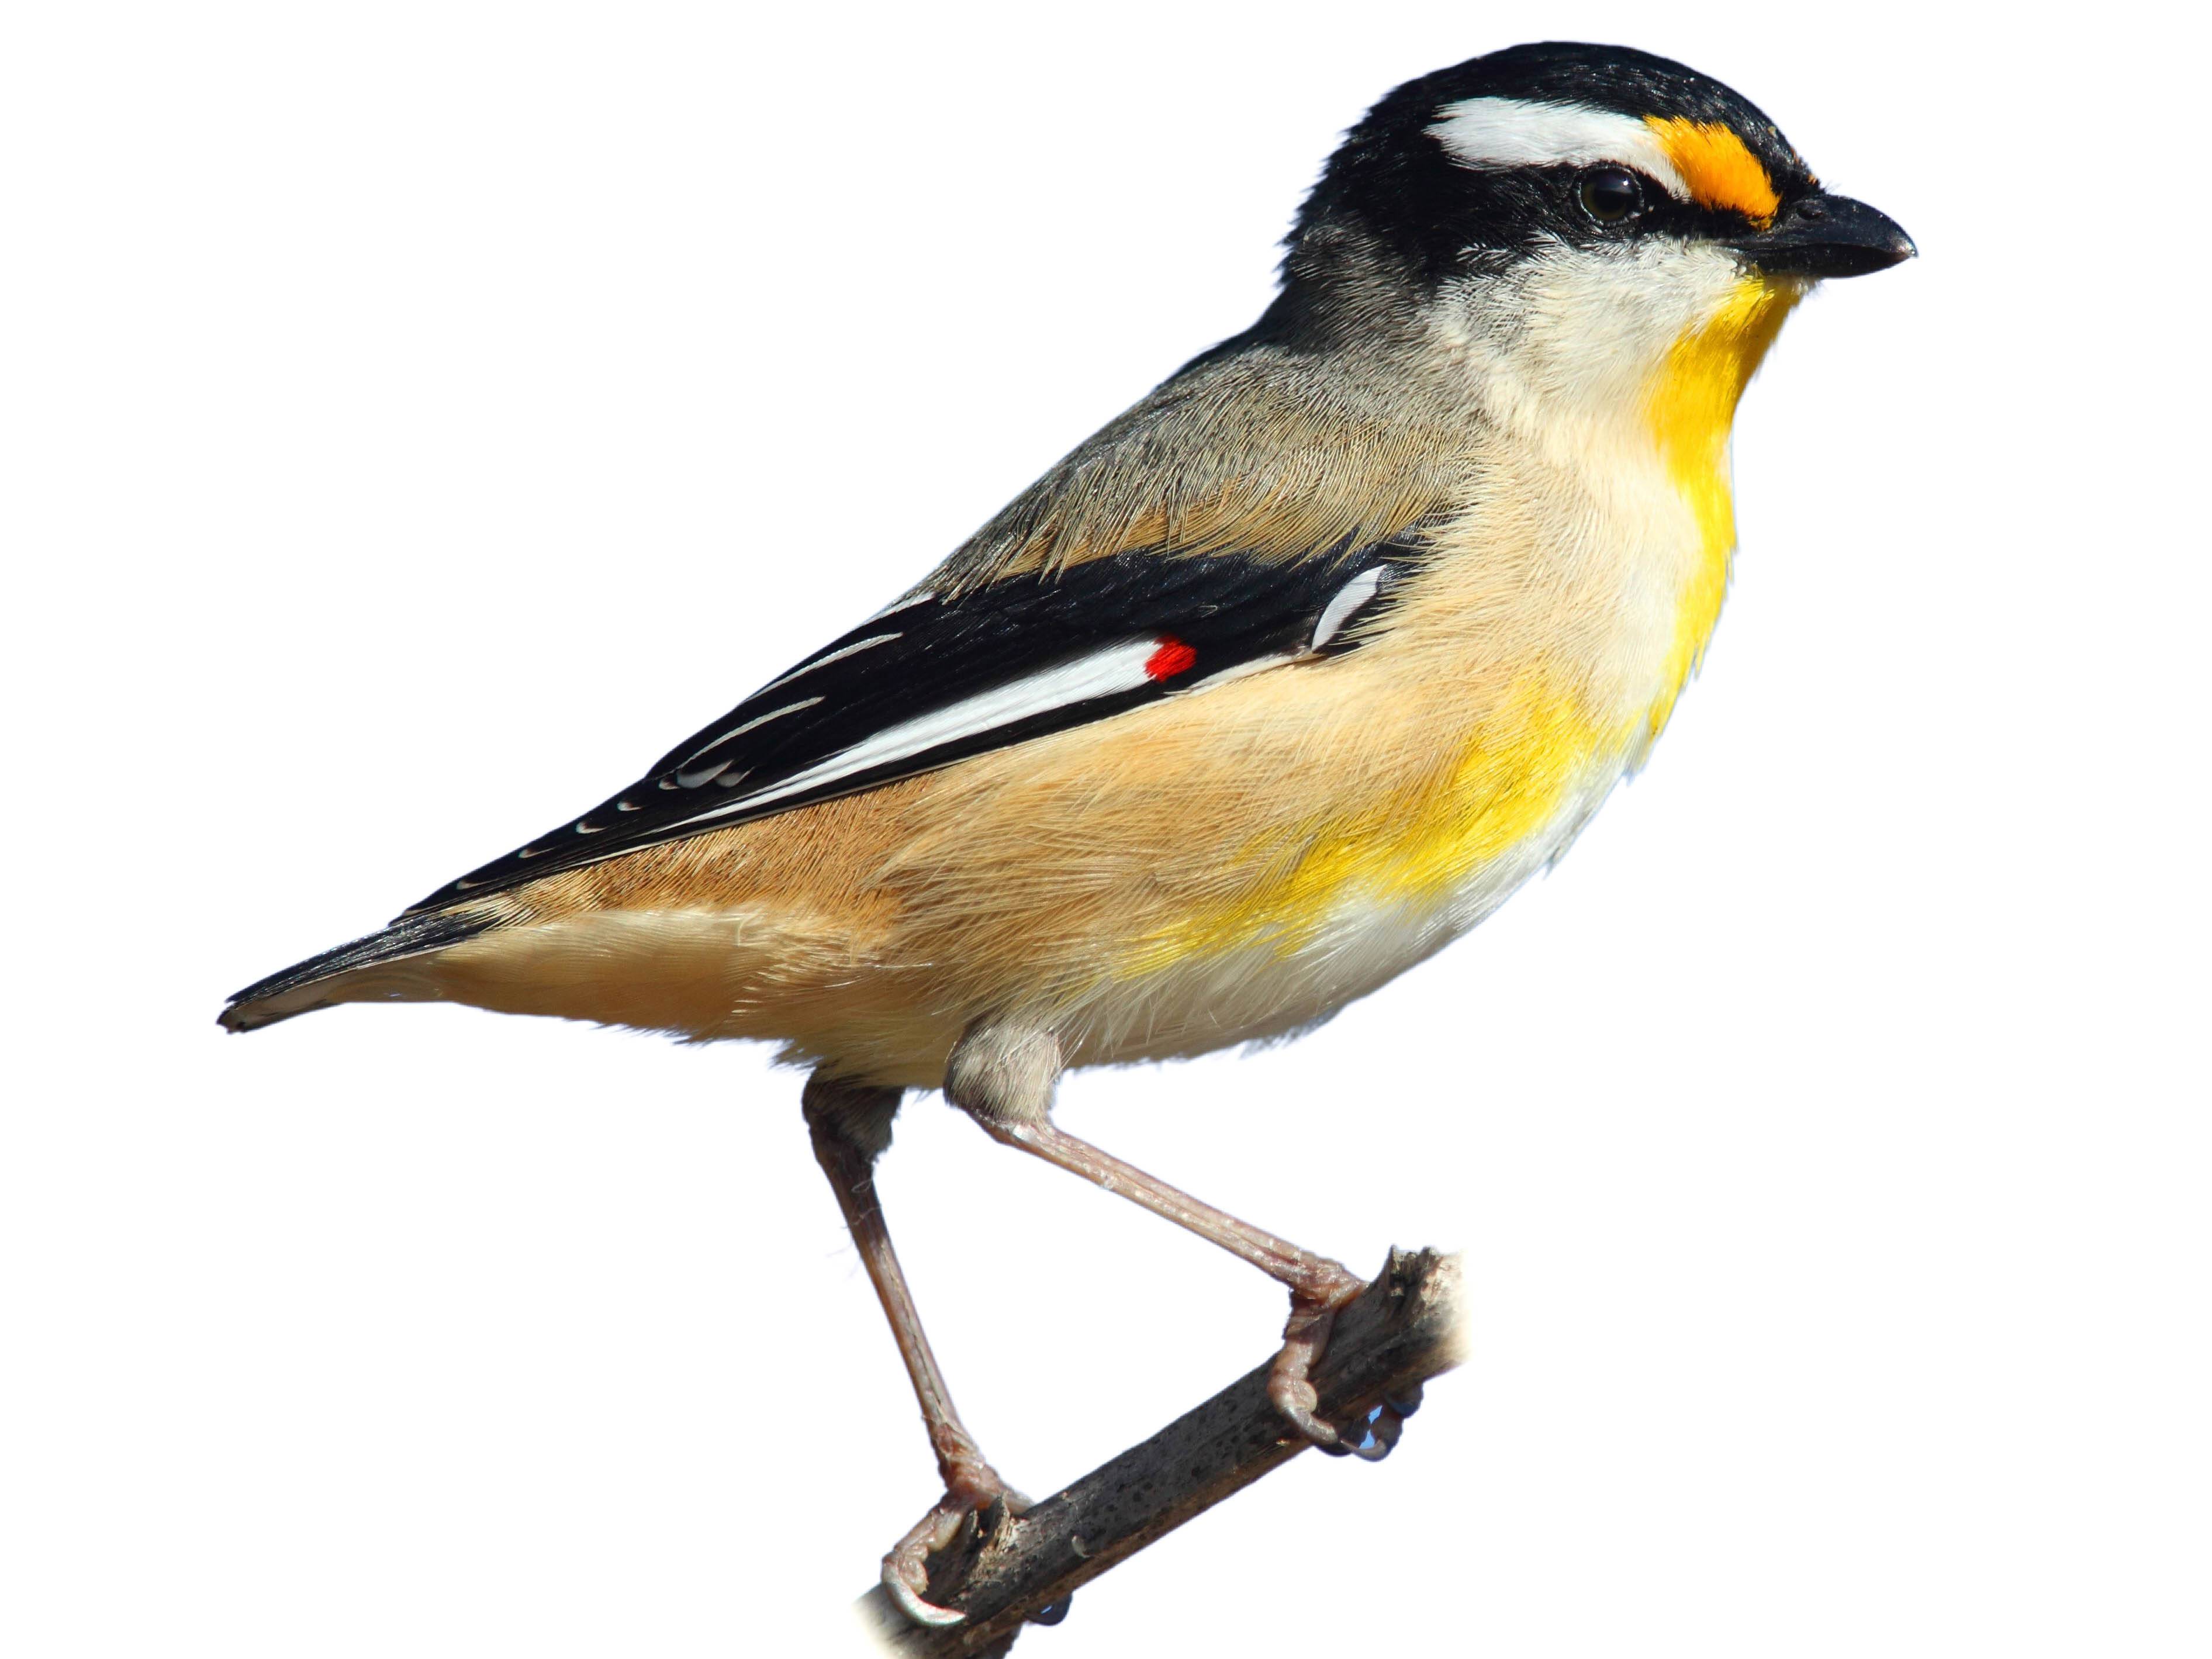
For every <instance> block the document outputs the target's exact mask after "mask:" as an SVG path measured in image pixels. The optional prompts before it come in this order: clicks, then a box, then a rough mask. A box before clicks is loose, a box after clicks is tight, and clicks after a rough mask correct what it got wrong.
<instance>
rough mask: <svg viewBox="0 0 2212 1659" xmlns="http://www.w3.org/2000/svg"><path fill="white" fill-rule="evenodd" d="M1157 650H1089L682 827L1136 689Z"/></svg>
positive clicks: (1152, 645) (919, 718) (906, 723)
mask: <svg viewBox="0 0 2212 1659" xmlns="http://www.w3.org/2000/svg"><path fill="white" fill-rule="evenodd" d="M1159 649H1160V642H1159V641H1158V640H1152V639H1142V640H1129V641H1124V642H1123V643H1121V644H1120V645H1109V646H1108V647H1105V648H1103V650H1098V651H1091V652H1087V653H1085V654H1084V655H1082V656H1079V657H1076V658H1073V659H1071V660H1069V661H1067V662H1064V663H1061V664H1060V665H1059V666H1058V667H1056V668H1048V669H1047V670H1045V671H1043V672H1042V673H1040V674H1030V675H1028V676H1026V677H1024V678H1021V679H1018V680H1015V681H1013V682H1012V684H1007V685H1002V686H1000V687H998V688H996V689H995V690H990V691H982V692H978V693H977V694H976V695H975V696H972V697H963V698H962V699H961V700H960V701H959V702H954V703H947V704H946V705H945V707H944V708H938V709H933V710H932V711H931V712H930V713H928V714H918V715H916V716H915V718H914V719H912V720H901V721H900V722H899V723H898V724H897V725H896V726H885V727H884V729H883V730H882V731H880V732H876V733H875V734H874V735H872V736H871V737H867V738H862V739H861V740H860V742H859V743H856V744H853V745H852V747H850V748H849V749H842V750H838V752H837V753H836V754H834V755H831V756H830V757H828V758H827V759H825V760H822V761H818V762H817V763H815V764H814V765H812V766H810V767H808V768H806V769H805V770H804V771H800V772H794V773H793V774H792V775H791V776H789V777H787V778H786V779H784V780H783V781H781V783H778V784H775V785H773V786H771V787H769V788H766V789H760V790H756V791H754V792H753V793H750V794H744V795H739V796H738V797H737V798H736V799H733V800H732V801H730V802H729V803H728V804H726V805H721V806H717V807H715V808H714V810H713V811H707V812H701V813H699V814H697V815H696V817H690V818H686V819H685V820H684V822H685V823H708V822H710V821H711V820H713V819H715V818H720V817H729V816H730V815H731V814H732V813H737V812H750V811H753V810H755V809H756V808H757V807H760V806H763V805H768V804H769V803H770V802H772V801H778V800H781V799H785V798H786V797H787V796H790V795H798V794H805V793H808V792H810V791H811V790H816V789H820V788H822V787H824V786H827V785H834V784H836V783H837V782H839V781H841V780H842V779H845V778H849V777H854V776H857V775H860V773H862V772H868V771H872V770H874V769H876V768H878V767H879V766H889V765H892V764H894V763H897V762H899V761H903V760H911V759H913V758H914V757H915V756H917V755H923V754H927V752H928V751H929V750H933V749H941V748H944V747H945V745H946V744H954V743H959V742H961V741H963V739H966V738H974V737H980V736H981V735H982V734H983V733H984V732H991V731H995V730H996V729H997V728H999V727H1000V726H1012V725H1013V724H1014V723H1015V722H1017V721H1018V720H1028V719H1030V717H1031V716H1033V715H1036V714H1046V713H1048V712H1049V711H1051V710H1053V709H1054V708H1065V707H1066V706H1067V705H1068V704H1070V703H1076V702H1090V701H1091V699H1093V698H1095V697H1108V696H1113V695H1114V694H1115V692H1117V691H1133V690H1137V689H1139V687H1141V686H1143V685H1145V684H1146V683H1147V681H1148V679H1149V678H1150V677H1149V676H1148V675H1147V674H1146V671H1145V665H1146V663H1148V662H1150V661H1151V660H1152V657H1153V655H1154V653H1157V652H1158V650H1159Z"/></svg>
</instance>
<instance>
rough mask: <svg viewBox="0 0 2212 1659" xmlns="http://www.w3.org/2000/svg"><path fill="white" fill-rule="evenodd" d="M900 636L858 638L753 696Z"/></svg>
mask: <svg viewBox="0 0 2212 1659" xmlns="http://www.w3.org/2000/svg"><path fill="white" fill-rule="evenodd" d="M899 637H900V635H896V634H872V635H869V636H868V637H867V638H866V639H865V640H856V641H854V642H853V643H852V644H850V645H848V646H847V647H845V648H844V649H843V650H842V651H832V652H830V653H829V654H828V655H827V656H823V657H816V658H814V659H812V660H811V661H808V662H803V663H801V664H799V666H798V667H796V668H794V669H793V670H792V671H791V672H789V673H788V674H786V675H785V676H784V677H783V678H781V679H780V680H770V681H769V683H768V684H766V685H763V687H761V689H760V690H757V691H756V692H754V693H753V696H757V697H759V696H767V694H768V693H769V692H771V691H773V690H775V689H776V688H777V687H778V686H780V685H789V684H791V683H792V681H793V680H795V679H797V678H799V676H800V675H801V674H811V673H812V672H813V671H815V670H816V669H817V668H827V667H828V666H829V665H830V664H831V663H833V662H842V661H844V660H845V659H846V658H848V657H849V656H852V655H854V654H855V653H859V652H862V651H866V649H867V648H868V647H870V646H872V645H889V644H890V642H891V641H893V640H895V639H897V638H899Z"/></svg>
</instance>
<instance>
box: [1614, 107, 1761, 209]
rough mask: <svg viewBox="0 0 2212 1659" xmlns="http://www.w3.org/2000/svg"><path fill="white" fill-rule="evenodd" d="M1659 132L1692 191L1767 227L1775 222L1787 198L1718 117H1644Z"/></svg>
mask: <svg viewBox="0 0 2212 1659" xmlns="http://www.w3.org/2000/svg"><path fill="white" fill-rule="evenodd" d="M1644 124H1645V125H1647V126H1649V127H1650V129H1651V131H1654V132H1655V133H1656V134H1658V136H1659V143H1660V146H1661V148H1662V149H1665V150H1666V152H1667V159H1668V161H1672V162H1673V163H1674V171H1675V172H1677V173H1680V174H1681V175H1682V182H1683V183H1684V184H1686V185H1688V186H1689V187H1690V194H1691V195H1692V197H1696V198H1697V200H1698V201H1699V203H1700V204H1703V205H1704V206H1706V207H1709V208H1732V209H1734V210H1735V211H1736V212H1738V213H1741V214H1744V215H1747V216H1748V217H1749V218H1750V219H1751V221H1752V222H1753V223H1754V224H1756V225H1758V226H1759V228H1762V229H1764V228H1765V227H1766V226H1768V225H1770V224H1771V223H1772V222H1774V216H1775V213H1776V212H1777V210H1779V209H1780V207H1781V206H1782V198H1781V197H1779V196H1777V195H1776V194H1775V193H1774V181H1773V179H1770V178H1768V177H1767V175H1766V168H1765V166H1764V165H1763V164H1762V163H1761V162H1760V161H1759V158H1758V157H1757V156H1756V155H1753V154H1752V153H1751V151H1750V150H1748V149H1746V148H1745V147H1744V142H1743V140H1742V139H1741V138H1739V137H1736V136H1735V133H1734V132H1733V131H1730V130H1729V128H1728V127H1726V126H1724V125H1722V124H1721V123H1720V122H1718V121H1692V120H1691V119H1689V118H1687V117H1686V116H1680V115H1670V116H1668V118H1666V119H1664V120H1662V119H1661V118H1659V117H1657V116H1656V115H1647V116H1645V117H1644Z"/></svg>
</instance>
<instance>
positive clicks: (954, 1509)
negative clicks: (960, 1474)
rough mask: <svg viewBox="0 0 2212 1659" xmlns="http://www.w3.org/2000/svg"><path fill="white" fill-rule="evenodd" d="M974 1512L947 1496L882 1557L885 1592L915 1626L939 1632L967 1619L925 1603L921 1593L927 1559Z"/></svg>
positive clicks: (968, 1505) (951, 1609) (926, 1579)
mask: <svg viewBox="0 0 2212 1659" xmlns="http://www.w3.org/2000/svg"><path fill="white" fill-rule="evenodd" d="M974 1513H975V1504H971V1503H966V1502H963V1501H962V1500H961V1499H959V1498H954V1497H952V1496H951V1494H949V1493H948V1494H947V1495H946V1496H945V1498H943V1499H941V1500H940V1501H939V1504H937V1507H936V1508H934V1509H933V1510H930V1512H929V1513H928V1514H927V1515H925V1516H922V1517H921V1520H919V1521H917V1522H915V1524H914V1527H913V1528H912V1529H911V1530H910V1531H908V1534H907V1535H906V1536H905V1537H903V1538H902V1539H900V1540H899V1541H898V1542H897V1543H896V1544H894V1545H893V1546H892V1547H891V1553H890V1554H889V1555H886V1556H885V1557H884V1589H885V1590H887V1591H889V1592H890V1598H891V1600H892V1601H893V1602H894V1603H896V1605H897V1607H898V1610H899V1611H900V1612H901V1613H904V1614H905V1615H906V1616H907V1617H908V1619H909V1620H912V1621H913V1622H914V1623H915V1624H917V1625H921V1626H924V1627H926V1628H928V1629H941V1628H942V1627H944V1626H947V1625H957V1624H958V1623H959V1622H960V1621H961V1620H963V1619H965V1618H966V1617H967V1616H968V1615H967V1614H966V1613H962V1612H960V1611H959V1610H958V1609H957V1608H955V1607H939V1606H938V1605H937V1603H936V1602H934V1601H925V1600H923V1599H922V1594H921V1593H922V1591H924V1590H926V1589H928V1588H929V1566H928V1561H929V1558H930V1557H931V1556H932V1555H934V1554H935V1553H937V1552H938V1551H939V1550H941V1549H943V1548H945V1547H946V1546H947V1545H949V1544H950V1543H951V1541H953V1539H954V1538H955V1537H957V1535H958V1534H959V1531H960V1523H961V1522H963V1521H964V1520H966V1519H967V1518H968V1517H969V1516H970V1515H972V1514H974Z"/></svg>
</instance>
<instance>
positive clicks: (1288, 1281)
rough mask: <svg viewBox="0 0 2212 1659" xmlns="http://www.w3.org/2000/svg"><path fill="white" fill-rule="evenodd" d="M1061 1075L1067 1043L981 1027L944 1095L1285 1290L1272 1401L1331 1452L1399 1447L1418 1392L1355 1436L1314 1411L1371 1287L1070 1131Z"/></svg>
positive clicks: (967, 1042)
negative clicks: (1057, 1117)
mask: <svg viewBox="0 0 2212 1659" xmlns="http://www.w3.org/2000/svg"><path fill="white" fill-rule="evenodd" d="M1059 1079H1060V1044H1059V1042H1058V1040H1057V1039H1056V1038H1055V1037H1054V1036H1052V1035H1051V1033H1050V1032H1048V1031H1045V1030H1036V1029H1033V1028H1028V1027H1013V1026H1007V1025H1003V1024H993V1023H988V1022H979V1023H978V1024H975V1025H974V1026H971V1027H970V1028H969V1030H968V1032H967V1033H966V1035H965V1036H963V1037H962V1038H961V1040H960V1042H959V1043H958V1044H957V1046H956V1047H955V1048H954V1049H953V1051H952V1055H951V1060H950V1061H949V1062H948V1063H947V1065H946V1067H945V1097H946V1098H948V1099H949V1100H951V1102H952V1103H953V1104H954V1105H956V1106H957V1107H959V1108H960V1109H962V1110H963V1111H965V1112H966V1113H967V1114H968V1115H969V1116H970V1117H972V1118H974V1119H975V1121H976V1122H977V1123H978V1124H980V1125H981V1127H982V1128H983V1131H984V1133H987V1134H988V1135H990V1136H991V1137H992V1138H993V1139H995V1140H1000V1141H1003V1142H1004V1143H1005V1144H1006V1145H1007V1146H1018V1147H1020V1148H1021V1149H1022V1151H1024V1152H1029V1153H1031V1154H1033V1155H1034V1156H1036V1157H1038V1158H1042V1159H1044V1160H1045V1162H1047V1163H1048V1164H1057V1165H1058V1166H1059V1167H1060V1168H1061V1169H1063V1170H1069V1171H1071V1172H1073V1174H1076V1175H1079V1176H1082V1177H1083V1178H1084V1179H1085V1180H1086V1181H1089V1182H1095V1183H1096V1184H1097V1185H1098V1186H1101V1187H1103V1188H1105V1189H1106V1190H1107V1191H1108V1192H1109V1193H1118V1194H1121V1196H1122V1197H1123V1198H1126V1199H1129V1200H1132V1201H1133V1202H1135V1203H1137V1204H1139V1205H1142V1206H1144V1207H1145V1208H1146V1209H1147V1210H1150V1211H1151V1212H1152V1213H1153V1214H1154V1215H1157V1216H1161V1217H1164V1218H1166V1219H1167V1220H1170V1221H1172V1222H1174V1223H1175V1224H1176V1225H1177V1226H1178V1227H1184V1228H1188V1230H1189V1231H1192V1232H1194V1233H1196V1234H1197V1235H1198V1236H1199V1237H1200V1238H1204V1239H1207V1240H1210V1241H1211V1242H1212V1243H1216V1244H1218V1245H1219V1246H1220V1247H1221V1248H1222V1249H1225V1250H1227V1251H1229V1252H1230V1253H1231V1255H1235V1256H1237V1257H1238V1258H1239V1259H1241V1260H1243V1261H1249V1262H1250V1263H1251V1264H1252V1265H1253V1266H1254V1267H1257V1268H1258V1269H1259V1270H1260V1271H1261V1273H1266V1274H1267V1276H1268V1277H1269V1278H1270V1279H1274V1280H1276V1281H1277V1282H1278V1283H1279V1284H1281V1285H1285V1287H1287V1288H1288V1290H1289V1291H1290V1293H1291V1317H1290V1322H1289V1323H1288V1324H1287V1325H1285V1327H1284V1329H1283V1346H1282V1349H1281V1351H1280V1352H1278V1353H1277V1354H1276V1356H1275V1364H1274V1367H1273V1370H1272V1371H1271V1372H1270V1374H1269V1376H1268V1383H1267V1396H1268V1398H1269V1399H1270V1400H1272V1401H1273V1402H1274V1404H1275V1407H1276V1409H1278V1410H1279V1411H1280V1412H1281V1413H1283V1415H1284V1416H1285V1418H1287V1419H1290V1422H1291V1426H1293V1427H1294V1428H1296V1429H1297V1431H1298V1432H1299V1433H1301V1434H1302V1435H1304V1437H1306V1438H1307V1439H1309V1440H1310V1441H1311V1442H1313V1443H1314V1444H1315V1445H1316V1446H1318V1447H1320V1448H1321V1449H1322V1450H1323V1451H1327V1452H1333V1453H1344V1452H1352V1453H1355V1454H1357V1455H1359V1456H1361V1457H1364V1458H1367V1459H1370V1461H1371V1460H1374V1459H1377V1458H1381V1457H1383V1456H1384V1455H1387V1454H1388V1453H1389V1450H1390V1449H1391V1447H1393V1446H1394V1445H1395V1444H1396V1443H1397V1441H1398V1436H1399V1433H1400V1431H1401V1430H1402V1428H1403V1426H1404V1424H1403V1419H1405V1418H1407V1417H1409V1416H1411V1415H1412V1414H1413V1410H1414V1408H1415V1407H1417V1406H1419V1403H1420V1401H1419V1397H1418V1395H1416V1396H1414V1397H1413V1398H1410V1399H1407V1400H1403V1401H1389V1402H1386V1404H1385V1405H1384V1406H1383V1407H1380V1408H1378V1409H1377V1410H1376V1413H1374V1415H1373V1416H1372V1418H1371V1419H1370V1421H1369V1422H1367V1423H1366V1424H1364V1425H1363V1426H1362V1428H1361V1430H1360V1431H1358V1433H1354V1434H1346V1433H1342V1432H1340V1431H1338V1429H1337V1428H1336V1427H1335V1425H1333V1424H1330V1423H1328V1422H1325V1421H1323V1420H1322V1419H1321V1418H1319V1417H1318V1416H1316V1414H1315V1408H1316V1406H1318V1404H1319V1403H1320V1401H1319V1396H1318V1395H1317V1394H1316V1391H1315V1389H1314V1385H1313V1383H1312V1381H1311V1373H1312V1370H1313V1365H1314V1362H1315V1361H1316V1359H1318V1358H1320V1356H1321V1352H1322V1349H1323V1348H1325V1347H1327V1346H1328V1336H1329V1331H1330V1329H1331V1328H1333V1327H1334V1325H1335V1323H1336V1314H1337V1310H1338V1309H1340V1308H1341V1307H1343V1306H1344V1305H1345V1304H1346V1303H1347V1302H1350V1301H1351V1300H1352V1298H1353V1297H1356V1296H1358V1294H1359V1293H1360V1292H1361V1291H1364V1290H1365V1289H1366V1288H1367V1281H1366V1280H1364V1279H1362V1278H1360V1277H1359V1275H1358V1274H1357V1273H1353V1272H1352V1270H1351V1269H1350V1268H1349V1267H1346V1266H1345V1265H1344V1264H1343V1263H1342V1262H1340V1261H1332V1260H1330V1259H1329V1258H1328V1256H1325V1255H1315V1254H1314V1253H1313V1252H1312V1251H1310V1250H1302V1249H1299V1248H1298V1247H1297V1245H1295V1244H1292V1243H1290V1242H1288V1241H1287V1240H1285V1239H1281V1238H1278V1237H1275V1235H1274V1234H1273V1233H1271V1232H1267V1231H1265V1230H1263V1229H1261V1228H1259V1227H1255V1226H1254V1225H1252V1224H1251V1223H1250V1222H1249V1221H1240V1220H1238V1219H1237V1218H1236V1217H1235V1216H1233V1215H1231V1214H1229V1213H1227V1212H1225V1211H1222V1210H1217V1209H1215V1208H1214V1207H1213V1206H1212V1205H1211V1204H1206V1203H1202V1202H1200V1200H1197V1199H1195V1198H1193V1197H1192V1196H1191V1195H1190V1194H1188V1193H1185V1192H1182V1191H1179V1190H1177V1189H1176V1188H1173V1187H1170V1186H1169V1185H1168V1183H1167V1182H1164V1181H1162V1180H1159V1179H1158V1177H1156V1176H1149V1175H1146V1173H1145V1172H1144V1171H1143V1170H1139V1169H1137V1168H1136V1167H1135V1166H1133V1165H1132V1164H1124V1163H1123V1162H1122V1161H1121V1159H1120V1158H1115V1156H1114V1155H1113V1154H1112V1153H1110V1152H1103V1151H1101V1150H1100V1149H1099V1148H1097V1147H1096V1146H1092V1145H1091V1143H1090V1142H1089V1141H1087V1140H1083V1139H1078V1138H1077V1137H1076V1136H1074V1135H1072V1134H1069V1133H1067V1132H1066V1130H1065V1129H1062V1128H1060V1127H1059V1126H1058V1125H1056V1124H1054V1122H1053V1121H1052V1116H1051V1113H1052V1097H1053V1091H1054V1086H1055V1085H1056V1084H1057V1083H1058V1082H1059Z"/></svg>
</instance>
